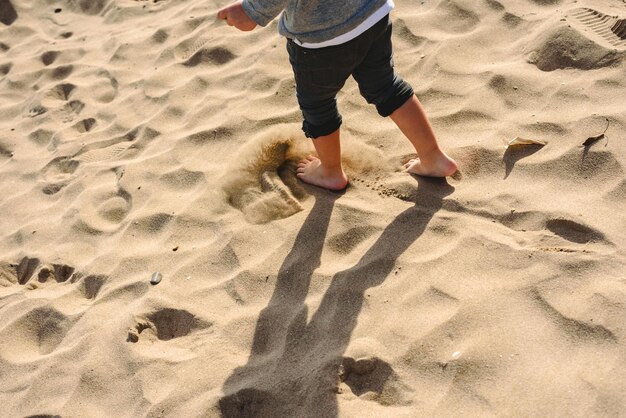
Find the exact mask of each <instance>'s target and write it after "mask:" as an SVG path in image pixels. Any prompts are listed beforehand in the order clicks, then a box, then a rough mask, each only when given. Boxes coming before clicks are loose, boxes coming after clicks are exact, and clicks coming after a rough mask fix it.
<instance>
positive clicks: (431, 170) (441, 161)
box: [404, 153, 458, 177]
mask: <svg viewBox="0 0 626 418" xmlns="http://www.w3.org/2000/svg"><path fill="white" fill-rule="evenodd" d="M434 160H435V161H431V162H429V164H426V163H424V162H423V161H422V160H420V159H419V158H413V159H411V160H409V161H408V162H407V163H406V164H404V168H405V170H406V171H407V172H408V173H412V174H417V175H418V176H427V177H447V176H451V175H453V174H454V173H456V172H457V170H458V166H457V165H456V162H455V161H454V160H453V159H452V158H450V157H448V156H447V155H446V154H444V153H441V155H439V156H438V157H437V158H435V159H434Z"/></svg>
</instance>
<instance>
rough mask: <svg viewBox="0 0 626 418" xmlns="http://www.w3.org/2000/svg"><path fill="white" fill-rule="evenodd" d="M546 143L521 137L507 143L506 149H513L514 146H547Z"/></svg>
mask: <svg viewBox="0 0 626 418" xmlns="http://www.w3.org/2000/svg"><path fill="white" fill-rule="evenodd" d="M546 144H547V142H545V141H538V140H536V139H528V138H520V137H519V136H518V137H517V138H515V139H512V140H510V141H509V142H507V144H506V147H507V148H508V147H511V146H514V145H546Z"/></svg>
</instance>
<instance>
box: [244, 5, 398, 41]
mask: <svg viewBox="0 0 626 418" xmlns="http://www.w3.org/2000/svg"><path fill="white" fill-rule="evenodd" d="M386 2H387V0H326V1H324V0H243V9H244V10H245V12H246V14H247V15H248V16H249V17H250V19H252V20H254V21H255V22H256V23H257V24H258V25H261V26H266V25H267V24H268V23H269V22H271V21H272V20H273V19H274V18H275V17H276V16H278V14H279V13H280V12H281V11H283V10H284V12H283V13H282V14H281V16H280V21H279V22H278V32H279V33H280V34H281V35H283V36H285V37H287V38H290V39H297V40H298V41H300V42H308V43H318V42H324V41H328V40H329V39H333V38H336V37H337V36H339V35H342V34H344V33H346V32H349V31H351V30H352V29H354V28H356V27H357V26H359V25H360V24H361V23H363V21H364V20H365V19H367V18H368V17H370V15H371V14H373V13H374V12H375V11H376V10H378V9H379V8H381V7H382V6H383V5H384V4H385V3H386Z"/></svg>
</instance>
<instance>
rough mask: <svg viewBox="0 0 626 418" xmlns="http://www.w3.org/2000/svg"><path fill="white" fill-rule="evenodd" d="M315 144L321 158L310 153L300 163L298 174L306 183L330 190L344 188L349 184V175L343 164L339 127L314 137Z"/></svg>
mask: <svg viewBox="0 0 626 418" xmlns="http://www.w3.org/2000/svg"><path fill="white" fill-rule="evenodd" d="M313 146H314V147H315V151H317V155H318V156H319V158H316V157H313V156H312V155H309V156H308V157H307V158H306V159H304V160H301V161H300V162H299V163H298V171H297V174H296V175H297V176H298V178H299V179H301V180H302V181H304V182H305V183H309V184H313V185H315V186H319V187H323V188H325V189H330V190H343V189H345V188H346V186H347V185H348V177H347V176H346V173H345V172H344V171H343V167H342V165H341V144H340V142H339V129H337V130H336V131H335V132H333V133H331V134H329V135H325V136H320V137H317V138H315V139H313Z"/></svg>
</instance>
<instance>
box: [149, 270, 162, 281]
mask: <svg viewBox="0 0 626 418" xmlns="http://www.w3.org/2000/svg"><path fill="white" fill-rule="evenodd" d="M162 278H163V275H162V274H161V273H159V272H158V271H155V272H154V273H152V277H150V283H151V284H159V283H160V282H161V279H162Z"/></svg>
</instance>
